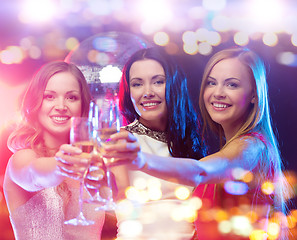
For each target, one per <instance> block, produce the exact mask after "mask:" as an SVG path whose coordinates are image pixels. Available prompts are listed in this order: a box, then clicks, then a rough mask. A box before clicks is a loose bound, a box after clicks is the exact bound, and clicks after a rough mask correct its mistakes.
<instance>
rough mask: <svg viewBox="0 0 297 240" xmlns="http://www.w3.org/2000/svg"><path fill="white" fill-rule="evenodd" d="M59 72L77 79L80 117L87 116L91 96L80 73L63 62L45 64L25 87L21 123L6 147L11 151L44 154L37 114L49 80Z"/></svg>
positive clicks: (73, 66)
mask: <svg viewBox="0 0 297 240" xmlns="http://www.w3.org/2000/svg"><path fill="white" fill-rule="evenodd" d="M61 72H69V73H71V74H72V75H73V76H74V77H75V78H76V79H77V81H78V83H79V87H80V91H81V99H82V106H81V108H82V116H87V115H88V109H89V102H90V100H91V95H90V92H89V88H88V85H87V82H86V80H85V77H84V75H83V74H82V72H81V71H80V70H79V69H78V68H77V67H76V66H75V65H74V64H71V63H66V62H63V61H53V62H50V63H47V64H45V65H43V66H42V67H41V68H40V69H39V70H38V71H37V72H36V73H35V75H34V76H33V78H32V80H31V82H30V83H29V85H28V87H27V90H26V92H25V95H24V98H23V101H22V105H21V114H22V122H21V123H20V124H19V126H18V127H17V129H16V130H15V131H13V132H12V133H11V135H10V136H9V138H8V144H7V145H8V147H9V149H10V150H11V151H13V152H15V151H17V150H20V149H24V148H32V149H34V150H35V151H37V152H44V151H42V148H43V147H44V146H43V140H42V137H41V127H40V124H39V122H38V112H39V109H40V107H41V105H42V101H43V94H44V90H45V88H46V85H47V83H48V81H49V79H50V78H51V77H52V76H54V75H55V74H57V73H61ZM43 150H44V149H43Z"/></svg>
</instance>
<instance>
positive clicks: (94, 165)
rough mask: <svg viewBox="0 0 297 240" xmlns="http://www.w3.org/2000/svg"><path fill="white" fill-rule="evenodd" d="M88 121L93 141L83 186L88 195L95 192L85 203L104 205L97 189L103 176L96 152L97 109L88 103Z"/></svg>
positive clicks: (94, 104) (94, 105) (102, 165)
mask: <svg viewBox="0 0 297 240" xmlns="http://www.w3.org/2000/svg"><path fill="white" fill-rule="evenodd" d="M88 121H89V124H90V129H89V130H90V134H91V137H92V140H93V144H94V148H93V151H92V157H91V161H90V165H89V169H88V173H87V175H86V181H85V186H86V188H87V189H88V190H89V193H90V195H92V194H91V191H95V194H94V195H92V196H91V199H87V200H85V202H87V203H95V204H104V203H105V202H106V199H104V198H102V197H101V196H100V192H99V189H100V187H101V183H102V181H101V180H102V179H103V177H104V175H105V171H104V169H105V164H104V162H103V161H102V158H101V156H100V153H99V151H98V142H97V135H98V127H99V122H98V121H99V107H98V105H97V104H96V103H95V102H94V101H91V102H90V107H89V117H88Z"/></svg>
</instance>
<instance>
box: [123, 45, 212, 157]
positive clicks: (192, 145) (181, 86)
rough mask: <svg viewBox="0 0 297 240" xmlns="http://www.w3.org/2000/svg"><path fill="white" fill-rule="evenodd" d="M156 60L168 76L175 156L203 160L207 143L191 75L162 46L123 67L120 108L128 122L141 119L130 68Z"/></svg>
mask: <svg viewBox="0 0 297 240" xmlns="http://www.w3.org/2000/svg"><path fill="white" fill-rule="evenodd" d="M143 59H152V60H155V61H157V62H159V63H160V64H161V65H162V67H163V69H164V72H165V76H166V94H165V95H166V105H167V109H168V114H167V129H166V133H167V144H168V149H169V152H170V153H171V155H172V156H174V157H191V158H195V159H200V158H202V157H203V156H205V155H206V152H207V150H206V146H205V143H204V140H203V139H202V136H201V135H200V120H199V118H198V115H197V113H196V111H195V109H194V107H193V104H192V101H191V99H190V96H189V93H188V87H187V78H186V75H185V73H184V72H183V70H182V69H181V68H180V67H179V66H178V65H177V63H176V62H175V61H174V60H173V59H172V58H171V57H170V56H168V55H167V54H165V53H164V52H163V50H162V49H159V48H148V49H141V50H139V51H137V52H136V53H135V54H133V55H132V56H131V57H130V59H129V60H128V61H127V63H126V64H125V66H124V68H123V74H122V79H121V82H120V89H119V100H120V109H121V112H122V114H123V116H124V117H125V119H126V120H127V122H128V123H131V122H133V121H134V120H135V119H138V118H139V115H138V114H137V112H136V111H135V109H134V106H133V103H132V100H131V97H130V84H129V79H130V68H131V66H132V64H133V63H134V62H136V61H140V60H143Z"/></svg>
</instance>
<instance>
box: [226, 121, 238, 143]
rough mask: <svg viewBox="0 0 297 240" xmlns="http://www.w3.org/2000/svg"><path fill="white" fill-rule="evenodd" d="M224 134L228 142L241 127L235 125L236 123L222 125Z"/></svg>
mask: <svg viewBox="0 0 297 240" xmlns="http://www.w3.org/2000/svg"><path fill="white" fill-rule="evenodd" d="M222 128H223V131H224V135H225V138H226V142H228V141H229V140H230V139H231V138H232V137H234V136H235V134H236V133H237V132H238V130H239V128H240V127H235V126H234V125H233V126H232V125H227V126H226V125H224V126H223V125H222Z"/></svg>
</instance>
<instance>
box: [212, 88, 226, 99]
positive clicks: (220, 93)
mask: <svg viewBox="0 0 297 240" xmlns="http://www.w3.org/2000/svg"><path fill="white" fill-rule="evenodd" d="M214 97H215V98H216V99H224V98H225V97H226V94H225V91H224V87H223V86H219V85H217V86H216V87H215V90H214Z"/></svg>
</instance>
